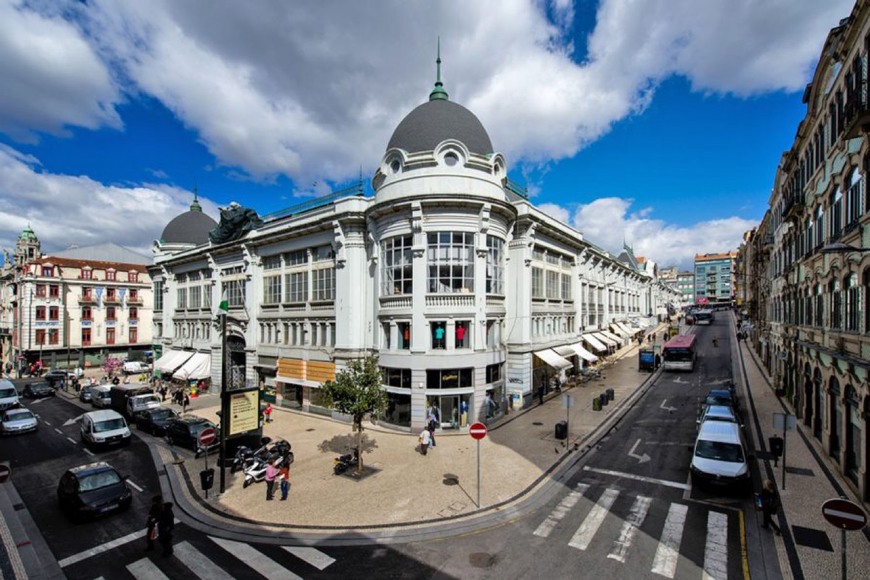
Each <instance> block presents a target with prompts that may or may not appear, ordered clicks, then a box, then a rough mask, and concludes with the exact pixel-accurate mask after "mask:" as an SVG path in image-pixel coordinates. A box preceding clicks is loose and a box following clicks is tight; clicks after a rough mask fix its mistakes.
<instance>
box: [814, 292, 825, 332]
mask: <svg viewBox="0 0 870 580" xmlns="http://www.w3.org/2000/svg"><path fill="white" fill-rule="evenodd" d="M815 311H816V322H815V326H819V327H821V326H824V325H825V321H824V316H825V294H824V291H823V290H822V285H821V284H816V308H815Z"/></svg>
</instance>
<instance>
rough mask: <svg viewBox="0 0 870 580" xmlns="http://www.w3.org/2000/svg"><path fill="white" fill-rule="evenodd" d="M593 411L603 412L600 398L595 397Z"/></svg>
mask: <svg viewBox="0 0 870 580" xmlns="http://www.w3.org/2000/svg"><path fill="white" fill-rule="evenodd" d="M592 410H593V411H600V410H601V399H599V398H598V397H595V398H594V399H592Z"/></svg>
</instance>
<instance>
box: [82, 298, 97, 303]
mask: <svg viewBox="0 0 870 580" xmlns="http://www.w3.org/2000/svg"><path fill="white" fill-rule="evenodd" d="M96 303H97V298H96V296H79V304H96Z"/></svg>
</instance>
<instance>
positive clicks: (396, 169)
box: [390, 159, 402, 173]
mask: <svg viewBox="0 0 870 580" xmlns="http://www.w3.org/2000/svg"><path fill="white" fill-rule="evenodd" d="M401 169H402V164H401V163H399V160H398V159H393V162H392V163H390V171H392V172H393V173H398V172H399V170H401Z"/></svg>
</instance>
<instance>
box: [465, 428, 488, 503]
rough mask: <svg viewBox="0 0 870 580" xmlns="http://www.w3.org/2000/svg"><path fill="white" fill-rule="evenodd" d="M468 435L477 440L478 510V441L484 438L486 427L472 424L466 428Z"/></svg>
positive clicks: (478, 497)
mask: <svg viewBox="0 0 870 580" xmlns="http://www.w3.org/2000/svg"><path fill="white" fill-rule="evenodd" d="M468 434H469V435H471V436H472V437H473V438H474V439H477V508H478V509H480V440H481V439H483V438H484V437H486V425H484V424H483V423H479V422H478V423H474V424H473V425H472V426H471V427H469V428H468Z"/></svg>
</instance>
